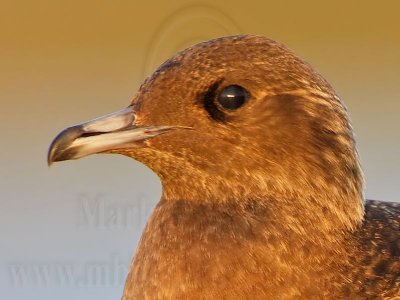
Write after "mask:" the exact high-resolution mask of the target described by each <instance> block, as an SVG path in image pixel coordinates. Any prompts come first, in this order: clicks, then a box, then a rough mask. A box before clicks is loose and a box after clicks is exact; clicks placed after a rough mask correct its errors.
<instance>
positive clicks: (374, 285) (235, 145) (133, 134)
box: [48, 35, 400, 300]
mask: <svg viewBox="0 0 400 300" xmlns="http://www.w3.org/2000/svg"><path fill="white" fill-rule="evenodd" d="M98 153H111V154H121V155H125V156H128V157H131V158H133V159H135V160H137V161H139V162H141V163H143V164H145V165H146V166H147V167H149V168H150V169H151V170H152V171H153V172H155V173H156V174H157V175H158V177H159V178H160V180H161V183H162V195H161V199H160V200H159V202H158V204H157V205H156V207H155V208H154V211H153V212H152V214H151V215H150V217H149V219H148V221H147V224H146V227H145V229H144V231H143V234H142V237H141V239H140V242H139V245H138V247H137V249H136V253H135V255H134V258H133V260H132V263H131V267H130V270H129V273H128V275H127V279H126V283H125V288H124V292H123V297H122V299H123V300H132V299H400V239H399V238H400V205H399V203H396V202H382V201H377V200H366V199H365V196H364V179H363V172H362V168H361V165H360V162H359V155H358V152H357V148H356V142H355V138H354V134H353V129H352V125H351V122H350V118H349V115H348V112H347V108H346V106H345V104H344V103H343V102H342V100H341V99H340V97H339V96H338V95H337V94H336V92H335V91H334V89H333V87H332V86H331V85H330V84H329V83H328V82H327V81H326V80H325V79H324V78H323V77H322V75H320V74H319V73H318V72H317V71H315V70H314V69H313V68H312V67H311V65H309V64H308V63H307V62H305V61H303V60H302V59H301V58H299V57H298V56H297V55H296V54H295V53H294V52H293V51H292V50H290V49H289V48H287V47H286V46H284V45H283V44H281V43H279V42H276V41H274V40H272V39H269V38H267V37H264V36H260V35H236V36H226V37H220V38H216V39H212V40H209V41H205V42H202V43H199V44H196V45H194V46H192V47H189V48H187V49H185V50H182V51H181V52H178V53H177V54H176V55H175V56H173V57H171V58H170V59H168V60H167V61H166V62H164V63H163V64H161V66H160V67H158V69H156V70H155V71H154V73H153V74H151V75H150V76H149V77H148V78H147V79H145V81H144V82H143V84H142V85H141V86H140V87H139V89H138V91H137V93H136V94H135V95H134V96H133V99H132V101H131V103H130V104H129V105H128V106H127V107H126V108H124V109H122V110H120V111H118V112H116V113H112V114H109V115H106V116H104V117H100V118H97V119H94V120H92V121H88V122H84V123H82V124H78V125H74V126H71V127H68V128H66V129H64V130H63V131H61V132H60V133H59V134H58V135H57V136H56V137H55V138H54V140H53V142H52V143H51V145H50V148H49V151H48V164H49V165H50V164H52V163H54V162H58V161H64V160H72V159H78V158H81V157H85V156H88V155H91V154H98Z"/></svg>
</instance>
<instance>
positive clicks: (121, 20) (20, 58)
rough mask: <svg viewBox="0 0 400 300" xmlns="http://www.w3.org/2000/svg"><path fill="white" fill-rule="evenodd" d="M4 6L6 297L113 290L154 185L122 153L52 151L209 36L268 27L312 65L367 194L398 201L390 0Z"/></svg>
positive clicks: (89, 0) (1, 121)
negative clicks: (332, 98) (329, 95)
mask: <svg viewBox="0 0 400 300" xmlns="http://www.w3.org/2000/svg"><path fill="white" fill-rule="evenodd" d="M0 3H1V8H0V99H1V109H0V125H1V147H0V163H1V164H0V192H1V195H0V235H1V238H0V298H1V299H41V300H46V299H52V300H53V299H58V300H62V299H93V300H94V299H96V300H101V299H120V296H121V294H122V289H123V283H124V278H125V275H126V273H127V271H128V268H129V263H130V260H131V257H132V255H133V252H134V249H135V247H136V244H137V242H138V239H139V237H140V233H141V231H142V228H143V226H144V223H145V221H146V219H147V216H148V214H149V213H150V212H151V210H152V208H153V206H154V204H155V203H156V202H157V200H158V199H159V197H160V193H161V186H160V182H159V180H158V178H157V177H156V176H155V175H154V174H153V173H152V172H151V171H150V170H149V169H147V168H146V167H145V166H143V165H141V164H140V163H138V162H135V161H133V160H130V159H128V158H125V157H122V156H111V155H97V156H91V157H88V158H85V159H82V160H78V161H70V162H67V163H60V164H56V165H55V166H54V167H52V168H50V169H49V168H48V167H47V164H46V152H47V148H48V146H49V144H50V142H51V140H52V139H53V137H54V136H55V135H56V134H57V133H58V132H59V131H60V130H61V129H63V128H65V127H66V126H69V125H72V124H74V123H78V122H81V121H85V120H88V119H91V118H93V117H97V116H100V115H103V114H106V113H109V112H113V111H116V110H118V109H120V108H123V107H125V106H127V105H128V103H129V102H130V99H131V97H132V96H133V94H134V93H135V91H136V89H137V88H138V86H139V85H140V83H141V82H142V80H143V79H144V78H145V76H146V75H148V74H150V73H151V72H152V70H154V68H155V67H156V66H157V65H158V64H160V63H161V62H162V61H164V60H165V59H166V58H168V57H170V56H172V55H173V54H174V53H175V52H176V51H178V50H180V49H182V48H185V47H187V46H189V45H192V44H194V43H196V42H198V41H202V40H207V39H210V38H213V37H218V36H223V35H232V34H237V33H251V34H261V35H266V36H269V37H271V38H273V39H275V40H278V41H280V42H283V43H285V44H286V45H287V46H289V47H290V48H291V49H293V50H294V51H295V52H296V53H297V54H298V55H299V56H300V57H302V58H304V59H305V60H306V61H308V62H309V63H311V65H313V66H314V67H315V68H316V69H317V70H318V71H319V72H320V73H322V74H323V75H324V76H325V77H326V78H327V79H328V81H329V82H330V83H331V84H332V85H333V86H334V87H335V89H336V90H337V92H338V93H339V95H341V97H342V98H343V100H344V101H345V102H346V104H347V106H348V108H349V111H350V114H351V117H352V120H353V125H354V129H355V132H356V137H357V141H358V149H359V153H360V156H361V159H362V163H363V167H364V171H365V176H366V183H367V184H366V196H367V197H368V198H370V199H371V198H372V199H380V200H387V201H398V200H400V198H399V194H400V192H399V191H400V189H399V186H398V185H399V183H400V159H399V155H398V152H399V151H398V149H399V146H400V139H399V138H400V130H399V129H400V119H399V115H400V88H399V87H400V76H399V75H400V55H399V53H400V19H399V18H398V12H399V9H400V5H399V2H398V1H384V2H380V3H376V2H371V1H370V2H358V1H344V0H340V1H329V2H327V1H229V2H227V1H222V0H213V1H208V0H203V1H178V0H172V1H140V2H139V1H128V0H116V1H104V0H96V1H94V0H83V1H76V0H73V1H53V0H36V1H29V0H25V1H19V0H16V1H11V0H1V1H0ZM373 3H374V5H373Z"/></svg>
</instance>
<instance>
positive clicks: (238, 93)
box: [217, 85, 250, 110]
mask: <svg viewBox="0 0 400 300" xmlns="http://www.w3.org/2000/svg"><path fill="white" fill-rule="evenodd" d="M249 95H250V94H249V92H248V91H247V90H246V89H245V88H243V87H241V86H239V85H229V86H227V87H225V88H224V89H223V90H222V91H221V92H220V93H219V95H218V98H217V101H218V103H219V104H220V105H221V106H222V107H223V108H225V109H228V110H235V109H238V108H239V107H241V106H242V105H243V104H244V103H245V102H246V100H247V99H248V98H249Z"/></svg>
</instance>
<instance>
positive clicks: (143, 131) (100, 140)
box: [47, 106, 176, 166]
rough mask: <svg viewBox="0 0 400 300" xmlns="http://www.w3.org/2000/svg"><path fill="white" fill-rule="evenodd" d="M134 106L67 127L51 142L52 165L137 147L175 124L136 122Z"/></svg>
mask: <svg viewBox="0 0 400 300" xmlns="http://www.w3.org/2000/svg"><path fill="white" fill-rule="evenodd" d="M135 123H136V116H135V112H134V109H133V107H132V106H128V107H127V108H125V109H122V110H120V111H118V112H116V113H112V114H109V115H106V116H103V117H99V118H96V119H93V120H91V121H88V122H85V123H82V124H78V125H74V126H71V127H68V128H66V129H64V130H63V131H61V132H60V133H59V134H58V135H57V136H56V137H55V138H54V140H53V142H52V143H51V145H50V148H49V152H48V155H47V162H48V164H49V166H50V165H51V164H52V163H53V162H56V161H62V160H70V159H78V158H81V157H84V156H87V155H90V154H94V153H100V152H106V151H109V150H116V149H123V148H131V147H134V146H138V142H139V141H144V140H147V139H149V138H151V137H154V136H157V135H159V134H162V133H165V132H166V131H169V130H170V129H173V128H176V127H172V126H144V127H140V126H137V125H136V124H135Z"/></svg>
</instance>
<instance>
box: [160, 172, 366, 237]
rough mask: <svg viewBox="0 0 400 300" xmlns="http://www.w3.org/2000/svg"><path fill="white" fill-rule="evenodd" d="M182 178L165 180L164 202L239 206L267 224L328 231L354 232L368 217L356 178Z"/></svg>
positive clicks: (225, 208) (222, 208) (224, 210)
mask: <svg viewBox="0 0 400 300" xmlns="http://www.w3.org/2000/svg"><path fill="white" fill-rule="evenodd" d="M182 178H184V177H182V176H181V177H176V178H173V179H172V180H171V179H169V180H163V197H162V202H167V203H181V205H182V204H183V203H185V205H186V206H187V207H191V208H192V209H201V208H202V207H203V208H206V207H209V208H213V209H215V210H216V211H220V212H221V213H228V212H229V210H238V211H239V212H242V213H243V215H244V216H247V217H248V218H256V219H259V220H261V219H262V220H263V222H264V224H268V223H270V222H280V223H282V224H283V225H284V226H286V227H287V228H290V229H297V230H298V231H299V232H304V228H305V227H307V226H311V227H312V228H313V229H312V230H313V231H314V232H317V231H321V232H325V233H327V234H328V235H329V234H331V232H332V231H335V232H336V231H348V230H350V231H352V230H354V229H355V228H357V227H358V226H359V224H361V222H362V219H363V212H364V207H363V195H362V193H361V191H360V186H361V185H359V184H354V183H352V182H350V183H346V182H343V183H342V184H341V185H338V184H336V183H335V182H323V184H322V183H321V182H322V181H321V180H317V179H316V180H315V181H316V182H320V184H319V185H316V184H312V185H311V184H308V183H307V182H306V183H303V185H302V184H301V183H298V185H294V184H293V185H290V186H288V185H278V184H276V182H275V181H271V182H268V181H257V180H256V179H255V178H254V179H253V180H249V181H244V182H243V181H242V182H239V181H236V182H229V181H226V180H218V179H215V178H214V179H212V180H211V179H210V180H206V179H204V178H202V179H203V181H202V180H201V179H199V180H195V179H193V177H192V178H187V180H185V179H183V181H182V182H177V180H178V181H179V180H182ZM259 178H260V177H259ZM282 182H288V181H282ZM260 214H261V215H260Z"/></svg>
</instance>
